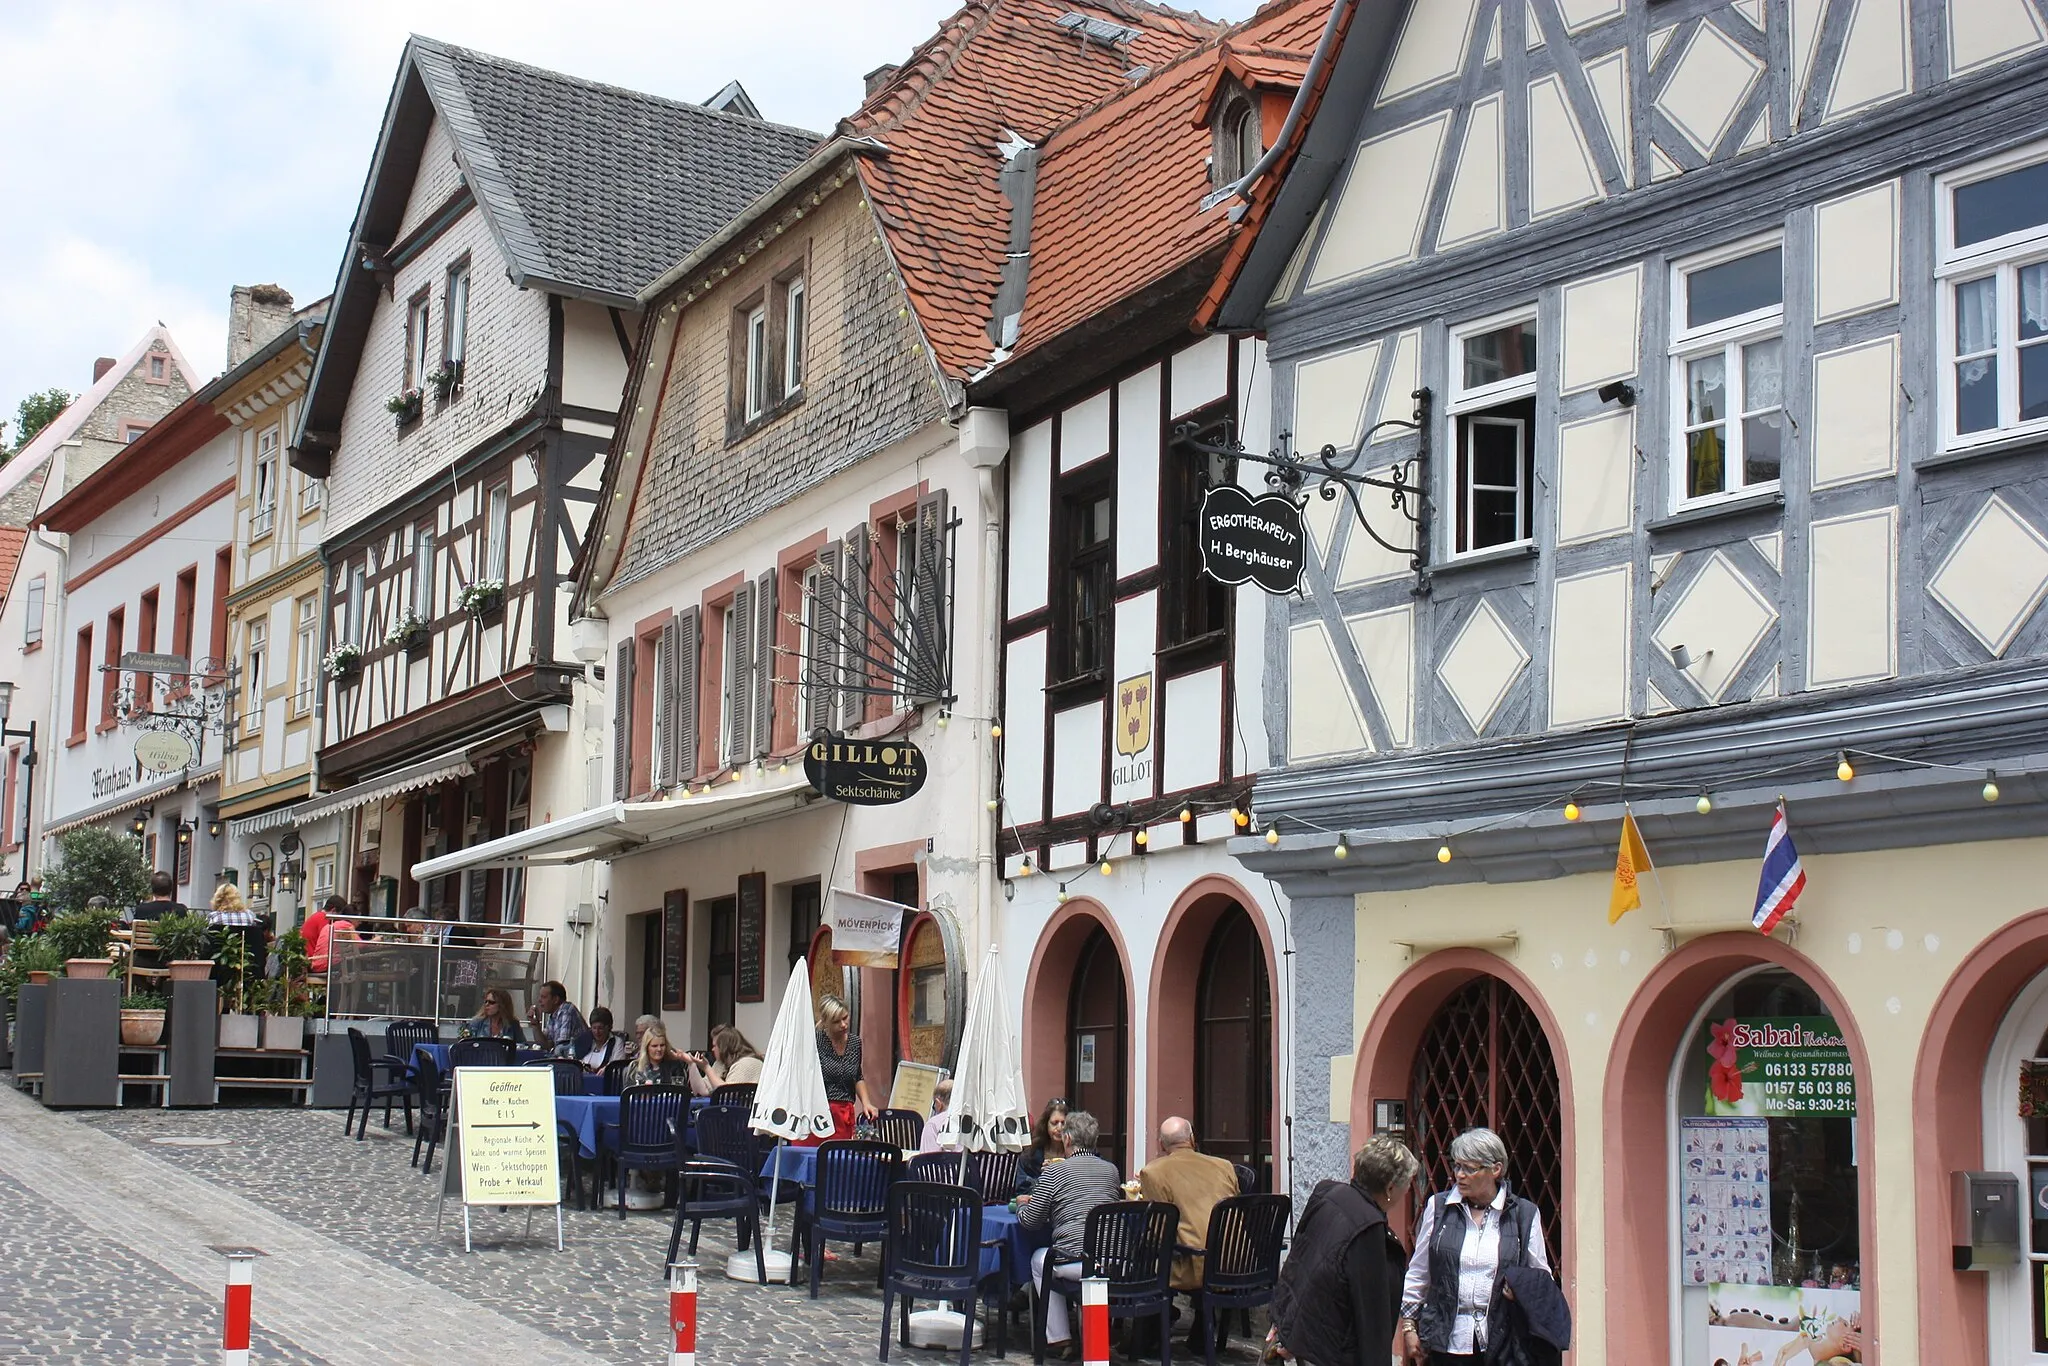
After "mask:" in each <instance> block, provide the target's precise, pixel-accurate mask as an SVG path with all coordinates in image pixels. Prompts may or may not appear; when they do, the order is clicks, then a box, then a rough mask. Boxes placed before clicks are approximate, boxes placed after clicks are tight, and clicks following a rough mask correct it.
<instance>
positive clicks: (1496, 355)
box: [1465, 322, 1536, 389]
mask: <svg viewBox="0 0 2048 1366" xmlns="http://www.w3.org/2000/svg"><path fill="white" fill-rule="evenodd" d="M1535 369H1536V324H1535V323H1533V322H1526V323H1510V324H1509V325H1508V326H1506V327H1503V328H1500V329H1498V330H1496V331H1493V332H1487V333H1484V334H1483V335H1481V336H1477V337H1467V338H1465V387H1466V388H1467V389H1477V388H1480V387H1481V386H1483V385H1488V384H1495V383H1498V382H1499V381H1501V380H1504V379H1513V378H1515V376H1517V375H1526V374H1530V373H1532V372H1534V370H1535Z"/></svg>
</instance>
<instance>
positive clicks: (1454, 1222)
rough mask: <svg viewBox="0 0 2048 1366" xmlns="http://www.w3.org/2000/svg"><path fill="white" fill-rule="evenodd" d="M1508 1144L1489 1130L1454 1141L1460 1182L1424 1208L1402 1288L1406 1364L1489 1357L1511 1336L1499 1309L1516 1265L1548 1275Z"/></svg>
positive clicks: (1444, 1364) (1452, 1363)
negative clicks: (1512, 1172)
mask: <svg viewBox="0 0 2048 1366" xmlns="http://www.w3.org/2000/svg"><path fill="white" fill-rule="evenodd" d="M1507 1165H1508V1149H1507V1145H1506V1144H1505V1143H1503V1142H1501V1140H1500V1135H1499V1134H1496V1133H1495V1132H1493V1130H1491V1129H1467V1130H1466V1131H1465V1132H1464V1133H1462V1134H1459V1135H1458V1136H1457V1137H1456V1138H1454V1139H1452V1140H1451V1174H1452V1176H1453V1177H1454V1178H1455V1182H1456V1184H1455V1185H1453V1186H1452V1188H1451V1189H1450V1190H1447V1191H1438V1192H1437V1193H1436V1194H1435V1195H1432V1196H1431V1197H1430V1198H1429V1203H1428V1204H1427V1205H1425V1206H1424V1207H1423V1210H1422V1218H1421V1220H1420V1221H1419V1222H1418V1223H1417V1225H1416V1228H1415V1253H1414V1255H1413V1256H1412V1257H1411V1258H1409V1261H1408V1275H1407V1277H1406V1279H1405V1280H1404V1281H1403V1283H1402V1287H1401V1323H1400V1330H1399V1334H1398V1338H1397V1341H1398V1343H1399V1346H1400V1349H1401V1359H1402V1360H1403V1361H1406V1362H1418V1363H1427V1366H1456V1363H1460V1362H1472V1363H1475V1366H1476V1363H1478V1362H1481V1361H1484V1360H1486V1359H1487V1346H1488V1344H1489V1343H1495V1342H1499V1341H1500V1340H1501V1339H1502V1338H1503V1337H1504V1335H1505V1334H1506V1333H1507V1332H1508V1331H1510V1330H1509V1329H1508V1326H1507V1315H1506V1313H1505V1311H1504V1310H1503V1309H1502V1298H1503V1291H1504V1290H1505V1288H1506V1285H1507V1281H1506V1279H1505V1278H1504V1277H1503V1275H1502V1273H1503V1272H1504V1271H1506V1270H1508V1269H1510V1268H1513V1267H1533V1268H1535V1269H1537V1270H1539V1271H1541V1272H1543V1273H1545V1274H1546V1275H1547V1274H1549V1272H1550V1257H1549V1253H1548V1252H1547V1251H1546V1250H1545V1248H1544V1244H1543V1224H1542V1221H1541V1219H1540V1218H1539V1217H1538V1215H1537V1211H1536V1206H1535V1205H1533V1204H1531V1203H1530V1202H1529V1201H1527V1200H1524V1199H1523V1198H1522V1197H1521V1196H1519V1195H1516V1194H1514V1193H1513V1192H1512V1191H1510V1190H1509V1189H1508V1183H1507V1179H1506V1173H1507Z"/></svg>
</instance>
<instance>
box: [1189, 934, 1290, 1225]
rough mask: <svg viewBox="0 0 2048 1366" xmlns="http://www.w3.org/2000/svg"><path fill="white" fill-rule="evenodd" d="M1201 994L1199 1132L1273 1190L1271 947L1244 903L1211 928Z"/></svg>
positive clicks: (1217, 1152) (1208, 1148) (1211, 1148)
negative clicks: (1266, 946) (1268, 956)
mask: <svg viewBox="0 0 2048 1366" xmlns="http://www.w3.org/2000/svg"><path fill="white" fill-rule="evenodd" d="M1195 1000H1196V1004H1195V1113H1194V1115H1193V1116H1191V1118H1193V1120H1194V1122H1195V1136H1196V1139H1197V1140H1198V1141H1199V1142H1200V1144H1201V1147H1202V1151H1204V1152H1206V1153H1210V1154H1212V1155H1214V1156H1216V1157H1221V1158H1225V1159H1227V1160H1229V1161H1231V1162H1235V1163H1237V1164H1239V1165H1240V1166H1245V1167H1250V1168H1251V1169H1252V1170H1253V1171H1255V1172H1257V1173H1258V1174H1259V1181H1260V1189H1262V1190H1272V1189H1273V1172H1272V1162H1273V995H1272V990H1271V984H1270V983H1269V981H1268V979H1267V976H1266V953H1265V949H1264V948H1263V946H1261V944H1260V943H1259V934H1258V930H1257V928H1256V927H1254V926H1253V924H1252V919H1251V917H1250V916H1249V915H1247V914H1246V913H1245V910H1244V908H1243V907H1242V906H1232V907H1231V908H1230V909H1229V910H1227V911H1225V912H1224V913H1223V915H1222V917H1221V918H1220V919H1219V920H1217V922H1216V927H1215V929H1213V930H1212V931H1210V934H1209V943H1208V946H1207V947H1206V948H1205V949H1204V950H1203V952H1202V975H1201V978H1200V981H1199V984H1198V986H1197V994H1196V998H1195ZM1162 1118H1163V1116H1162Z"/></svg>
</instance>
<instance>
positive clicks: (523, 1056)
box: [412, 1043, 547, 1076]
mask: <svg viewBox="0 0 2048 1366" xmlns="http://www.w3.org/2000/svg"><path fill="white" fill-rule="evenodd" d="M412 1051H413V1056H414V1057H419V1056H420V1055H422V1054H424V1055H426V1056H427V1057H429V1058H432V1059H433V1060H434V1066H436V1067H438V1068H440V1069H441V1072H442V1075H444V1076H445V1075H447V1072H448V1045H447V1044H445V1043H422V1044H414V1045H413V1050H412ZM546 1056H547V1054H546V1053H545V1052H543V1051H542V1050H540V1049H538V1048H521V1049H519V1050H518V1051H517V1053H516V1054H515V1055H514V1057H515V1060H516V1061H517V1062H520V1063H527V1062H532V1061H533V1060H534V1059H536V1058H545V1057H546Z"/></svg>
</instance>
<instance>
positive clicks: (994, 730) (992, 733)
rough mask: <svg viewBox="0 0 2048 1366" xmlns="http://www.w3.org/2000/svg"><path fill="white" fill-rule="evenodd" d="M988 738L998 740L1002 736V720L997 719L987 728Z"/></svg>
mask: <svg viewBox="0 0 2048 1366" xmlns="http://www.w3.org/2000/svg"><path fill="white" fill-rule="evenodd" d="M988 738H989V739H991V740H1000V739H1002V738H1003V723H1002V722H1000V721H998V722H996V723H995V724H994V725H992V726H990V727H989V728H988Z"/></svg>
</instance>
